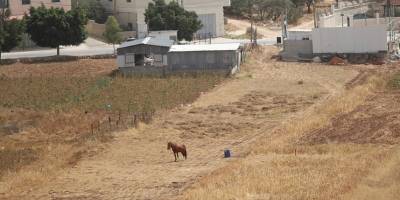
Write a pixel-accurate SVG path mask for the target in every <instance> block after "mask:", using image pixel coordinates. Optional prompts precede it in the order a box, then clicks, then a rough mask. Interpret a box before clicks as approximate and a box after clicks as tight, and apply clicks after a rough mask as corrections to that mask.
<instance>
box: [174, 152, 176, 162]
mask: <svg viewBox="0 0 400 200" xmlns="http://www.w3.org/2000/svg"><path fill="white" fill-rule="evenodd" d="M174 156H175V162H176V153H175V152H174Z"/></svg>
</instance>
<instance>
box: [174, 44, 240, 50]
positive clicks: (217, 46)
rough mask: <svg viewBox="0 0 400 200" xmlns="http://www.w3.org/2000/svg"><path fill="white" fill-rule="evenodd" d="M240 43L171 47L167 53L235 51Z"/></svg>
mask: <svg viewBox="0 0 400 200" xmlns="http://www.w3.org/2000/svg"><path fill="white" fill-rule="evenodd" d="M239 47H240V43H227V44H194V45H172V46H171V48H170V49H169V52H191V51H235V50H238V49H239Z"/></svg>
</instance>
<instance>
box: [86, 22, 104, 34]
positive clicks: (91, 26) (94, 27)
mask: <svg viewBox="0 0 400 200" xmlns="http://www.w3.org/2000/svg"><path fill="white" fill-rule="evenodd" d="M105 30H106V25H105V24H98V23H96V22H94V20H89V21H88V23H87V24H86V31H87V32H88V34H89V35H90V36H94V37H97V38H102V37H103V33H104V31H105Z"/></svg>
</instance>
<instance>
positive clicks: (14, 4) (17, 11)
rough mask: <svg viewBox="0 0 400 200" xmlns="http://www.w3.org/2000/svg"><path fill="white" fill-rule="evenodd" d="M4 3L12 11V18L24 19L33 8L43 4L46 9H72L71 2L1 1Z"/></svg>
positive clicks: (42, 0)
mask: <svg viewBox="0 0 400 200" xmlns="http://www.w3.org/2000/svg"><path fill="white" fill-rule="evenodd" d="M0 1H3V2H4V4H5V5H6V7H8V8H9V9H10V11H11V16H12V17H23V16H24V15H25V13H28V12H29V9H30V8H31V7H38V6H41V5H42V4H43V5H44V6H46V7H56V8H64V10H70V9H71V0H0Z"/></svg>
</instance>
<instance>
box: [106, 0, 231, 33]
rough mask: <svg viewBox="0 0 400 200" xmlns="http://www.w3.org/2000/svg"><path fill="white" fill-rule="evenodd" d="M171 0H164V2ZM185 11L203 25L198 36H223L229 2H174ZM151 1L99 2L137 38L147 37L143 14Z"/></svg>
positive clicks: (217, 0) (123, 0)
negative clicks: (193, 15)
mask: <svg viewBox="0 0 400 200" xmlns="http://www.w3.org/2000/svg"><path fill="white" fill-rule="evenodd" d="M169 1H173V0H166V2H169ZM176 1H178V3H179V4H180V5H182V6H183V7H184V8H185V9H186V10H189V11H194V12H196V13H197V15H198V16H199V19H200V20H201V21H202V23H203V28H202V29H201V30H199V31H198V34H200V35H207V36H208V35H211V36H214V37H218V36H223V35H224V11H223V8H224V7H226V6H230V0H176ZM150 2H152V0H101V3H102V4H103V6H104V7H105V8H106V9H107V11H108V12H110V13H113V14H114V15H115V16H116V18H117V19H118V21H119V23H120V24H121V26H122V27H124V28H125V29H127V30H133V31H136V32H137V34H138V37H144V36H145V35H147V32H148V31H147V25H146V23H145V17H144V13H145V10H146V8H147V6H148V4H149V3H150Z"/></svg>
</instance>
